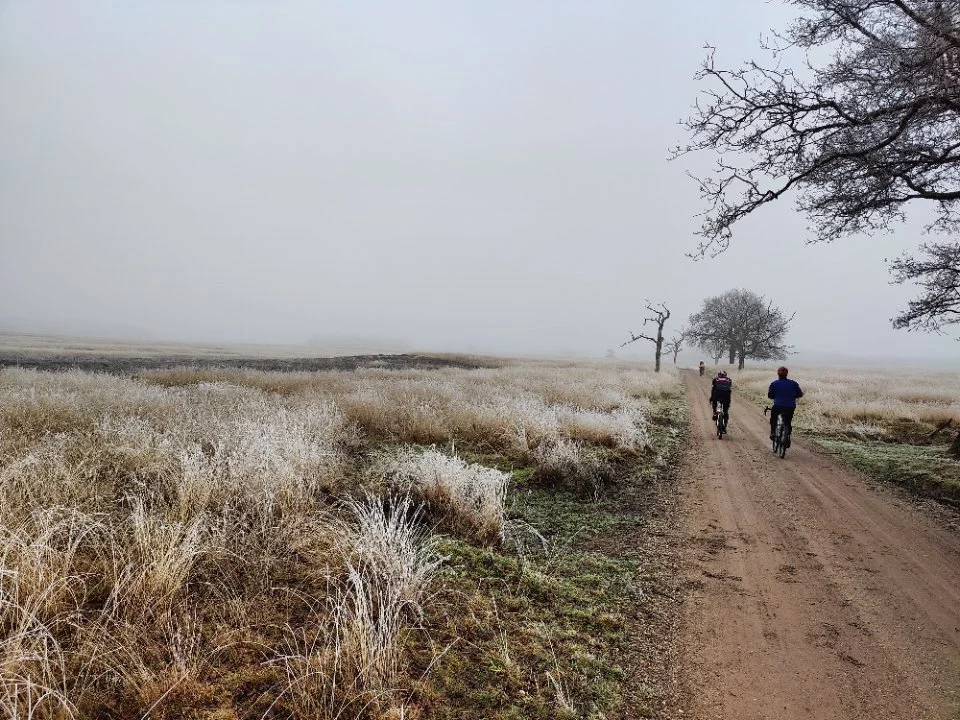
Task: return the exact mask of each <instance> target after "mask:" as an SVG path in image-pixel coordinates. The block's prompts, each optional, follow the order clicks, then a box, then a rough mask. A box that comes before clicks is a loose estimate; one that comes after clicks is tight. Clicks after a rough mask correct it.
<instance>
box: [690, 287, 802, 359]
mask: <svg viewBox="0 0 960 720" xmlns="http://www.w3.org/2000/svg"><path fill="white" fill-rule="evenodd" d="M793 317H794V316H793V315H790V316H787V315H786V314H785V313H784V312H783V311H782V310H780V308H778V307H776V306H774V304H773V302H771V301H769V300H767V299H766V298H764V297H763V296H762V295H757V294H756V293H754V292H750V291H749V290H729V291H728V292H725V293H724V294H723V295H717V296H715V297H710V298H707V299H706V300H704V301H703V307H702V309H701V310H700V312H697V313H694V314H693V315H691V316H690V322H689V326H688V329H687V333H688V337H689V339H690V340H691V341H692V342H695V343H696V344H697V345H698V346H699V347H701V348H703V350H704V351H706V352H709V353H710V354H711V357H713V358H714V360H715V361H717V360H719V359H720V357H722V356H723V354H724V353H725V352H728V353H729V355H730V362H731V364H732V363H734V362H736V363H737V367H738V368H739V369H740V370H742V369H743V367H744V365H745V363H746V360H747V358H753V359H756V360H774V359H779V358H782V357H786V356H787V354H788V353H789V350H790V349H789V347H788V346H787V344H786V342H785V340H786V335H787V331H788V330H789V329H790V323H791V322H792V321H793Z"/></svg>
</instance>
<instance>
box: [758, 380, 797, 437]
mask: <svg viewBox="0 0 960 720" xmlns="http://www.w3.org/2000/svg"><path fill="white" fill-rule="evenodd" d="M789 372H790V371H789V370H787V368H785V367H779V368H777V379H776V380H774V381H773V382H772V383H770V389H769V390H768V391H767V397H768V398H770V399H771V400H773V410H772V411H771V412H770V439H771V440H775V439H776V432H777V418H778V417H780V416H781V415H782V416H783V424H784V425H785V426H786V430H787V447H790V433H791V431H792V430H793V413H794V411H795V410H796V409H797V399H798V398H802V397H803V390H801V389H800V384H799V383H798V382H796V381H795V380H790V379H788V378H787V375H788V374H789Z"/></svg>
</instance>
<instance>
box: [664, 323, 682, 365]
mask: <svg viewBox="0 0 960 720" xmlns="http://www.w3.org/2000/svg"><path fill="white" fill-rule="evenodd" d="M686 339H687V331H686V330H680V331H679V332H677V333H675V334H674V336H673V337H672V338H670V339H669V340H667V342H666V344H665V345H664V347H666V349H667V352H668V353H673V364H674V365H676V364H677V355H679V354H680V353H681V352H683V343H684V341H685V340H686Z"/></svg>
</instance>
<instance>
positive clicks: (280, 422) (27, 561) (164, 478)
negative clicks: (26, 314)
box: [0, 363, 677, 718]
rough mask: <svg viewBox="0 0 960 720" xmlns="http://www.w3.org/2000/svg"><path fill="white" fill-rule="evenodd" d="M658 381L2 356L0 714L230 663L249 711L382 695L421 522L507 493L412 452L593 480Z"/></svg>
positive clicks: (65, 704) (410, 590)
mask: <svg viewBox="0 0 960 720" xmlns="http://www.w3.org/2000/svg"><path fill="white" fill-rule="evenodd" d="M676 381H677V380H676V376H675V375H674V374H671V373H662V374H661V375H654V374H653V373H651V372H649V371H645V370H638V369H636V368H635V367H632V366H626V365H614V364H609V365H600V364H597V365H594V366H576V365H564V364H556V363H554V364H550V363H537V364H518V365H508V366H506V367H503V368H488V369H479V370H472V371H467V370H454V369H447V370H433V371H383V370H362V371H358V372H353V373H337V372H328V373H313V374H307V373H290V374H283V373H262V372H259V373H258V372H247V371H209V370H204V371H194V370H190V369H182V370H177V371H169V372H152V373H147V374H146V377H145V378H140V379H130V378H122V377H113V376H107V375H93V374H85V373H81V372H65V373H57V374H48V373H39V372H34V371H27V370H18V369H5V370H2V371H0V624H2V627H3V632H2V637H0V712H2V713H3V714H4V715H5V716H7V717H17V718H20V717H33V718H66V717H77V718H81V717H101V716H104V715H105V714H108V715H109V714H112V715H113V716H120V717H153V716H158V717H159V716H163V715H164V713H165V708H169V707H176V706H180V707H192V706H196V705H197V704H198V703H199V704H201V705H202V704H203V703H207V704H209V703H216V702H221V701H222V697H223V692H222V691H221V690H222V689H220V688H219V686H218V683H222V682H224V680H223V678H224V677H227V676H229V677H231V678H233V679H232V680H231V682H233V683H234V685H235V686H234V687H233V690H232V691H231V692H232V693H233V696H234V697H237V698H239V697H243V698H246V700H245V702H247V703H250V704H252V707H254V708H258V710H257V712H259V713H261V714H263V715H265V716H271V715H276V716H278V717H279V716H293V717H296V718H307V717H310V718H314V717H328V718H329V717H355V716H361V715H364V714H369V713H371V712H373V711H374V710H375V709H377V708H385V707H388V706H389V705H390V704H391V703H393V702H394V700H395V699H396V697H397V693H398V688H399V687H400V685H402V683H403V681H404V672H405V671H404V662H405V660H404V652H403V648H404V639H405V637H406V634H407V633H409V632H410V631H411V630H412V629H413V628H416V627H419V626H420V625H422V624H423V623H424V621H425V614H424V604H425V603H426V601H427V599H428V598H429V597H430V595H431V593H432V592H433V589H434V585H435V583H436V571H437V569H438V567H439V564H440V558H439V557H438V556H437V554H436V553H435V551H434V549H433V548H434V545H433V540H432V539H431V536H430V535H429V533H428V530H429V529H430V528H431V527H433V529H434V530H440V531H443V532H448V533H454V534H457V535H460V536H461V537H463V538H465V539H467V540H469V541H472V542H479V543H495V542H497V541H498V540H499V538H500V537H501V534H502V530H503V523H504V504H505V499H506V494H507V492H508V488H509V483H508V480H509V475H508V474H506V473H502V472H499V471H497V470H494V469H490V468H486V467H482V466H480V465H476V464H471V463H468V462H466V461H465V460H463V459H461V458H459V457H457V456H455V455H452V454H446V453H444V452H440V451H439V450H437V449H435V448H430V447H416V446H418V445H419V446H423V445H431V444H434V443H437V444H440V443H443V444H446V443H454V444H456V443H464V444H468V445H472V446H474V447H476V448H481V449H483V448H486V449H489V450H490V451H493V452H496V453H499V454H501V455H503V456H506V457H508V458H513V459H515V460H517V461H521V462H524V463H527V464H532V465H535V466H537V467H539V468H540V470H541V471H543V473H544V476H545V477H549V476H550V474H551V473H553V474H559V475H563V474H576V473H583V472H586V473H588V474H589V473H593V472H595V471H596V463H597V462H598V461H597V458H598V457H600V455H601V454H602V453H604V452H606V453H620V454H636V453H641V452H643V451H644V449H645V447H646V446H647V444H648V443H649V435H648V432H647V416H646V411H647V408H648V407H649V403H650V400H651V398H655V397H657V396H659V395H660V394H663V393H665V392H668V391H670V390H671V389H673V388H674V387H675V384H676ZM374 492H381V493H387V494H385V495H372V494H370V493H374ZM258 672H259V673H260V674H258ZM211 698H213V699H211ZM216 698H220V700H217V699H216ZM247 712H248V713H249V712H252V710H250V708H249V707H248V708H247Z"/></svg>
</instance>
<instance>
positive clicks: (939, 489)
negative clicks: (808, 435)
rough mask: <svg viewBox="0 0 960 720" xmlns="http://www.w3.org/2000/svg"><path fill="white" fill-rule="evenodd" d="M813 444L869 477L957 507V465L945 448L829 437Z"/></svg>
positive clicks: (959, 491) (959, 501) (959, 485)
mask: <svg viewBox="0 0 960 720" xmlns="http://www.w3.org/2000/svg"><path fill="white" fill-rule="evenodd" d="M815 442H816V443H817V444H818V445H820V446H821V447H824V448H826V449H827V450H829V451H830V453H831V454H833V455H836V456H837V457H839V458H840V459H842V460H844V461H845V462H848V463H849V464H851V465H853V466H854V467H855V468H857V469H858V470H861V471H862V472H865V473H866V474H868V475H870V476H871V477H874V478H877V479H880V480H886V481H888V482H893V483H896V484H897V485H901V486H903V487H905V488H907V489H908V490H910V491H912V492H914V493H916V494H918V495H922V496H925V497H932V498H936V499H938V500H946V501H947V502H949V503H951V504H955V505H960V462H958V461H957V460H954V459H953V458H951V457H949V456H948V455H947V454H946V452H945V450H946V446H945V445H927V446H923V445H907V444H902V443H887V442H878V441H849V440H833V439H828V438H815Z"/></svg>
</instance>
